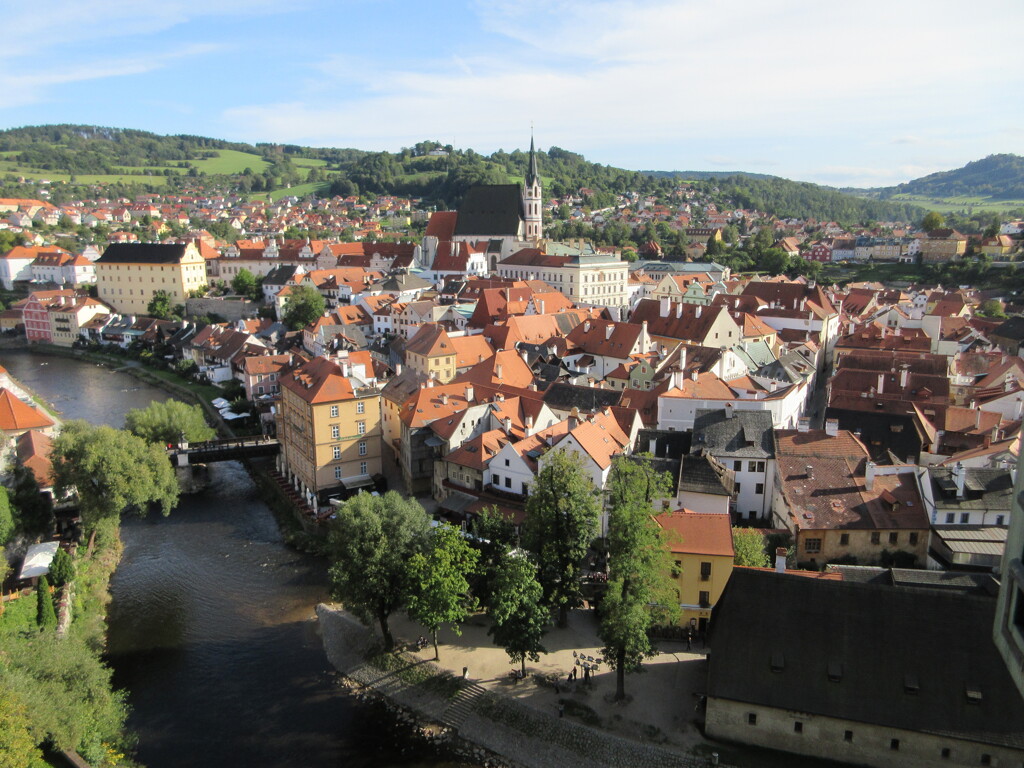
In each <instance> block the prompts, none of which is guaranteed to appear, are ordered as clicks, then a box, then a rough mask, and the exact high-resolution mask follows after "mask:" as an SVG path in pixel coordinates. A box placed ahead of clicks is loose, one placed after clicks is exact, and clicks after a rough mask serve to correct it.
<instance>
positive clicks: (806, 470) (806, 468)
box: [804, 464, 814, 480]
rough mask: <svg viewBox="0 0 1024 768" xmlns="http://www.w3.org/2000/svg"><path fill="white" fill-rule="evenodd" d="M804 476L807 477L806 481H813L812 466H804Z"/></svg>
mask: <svg viewBox="0 0 1024 768" xmlns="http://www.w3.org/2000/svg"><path fill="white" fill-rule="evenodd" d="M804 474H805V475H807V479H808V480H813V479H814V465H812V464H807V465H806V466H804Z"/></svg>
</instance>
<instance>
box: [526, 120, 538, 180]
mask: <svg viewBox="0 0 1024 768" xmlns="http://www.w3.org/2000/svg"><path fill="white" fill-rule="evenodd" d="M538 178H539V176H538V174H537V152H536V151H535V150H534V148H533V131H530V170H529V171H527V173H526V179H525V182H526V184H525V186H526V187H528V188H529V187H532V186H533V185H534V184H536V183H537V181H538Z"/></svg>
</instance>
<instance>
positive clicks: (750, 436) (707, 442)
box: [693, 408, 775, 459]
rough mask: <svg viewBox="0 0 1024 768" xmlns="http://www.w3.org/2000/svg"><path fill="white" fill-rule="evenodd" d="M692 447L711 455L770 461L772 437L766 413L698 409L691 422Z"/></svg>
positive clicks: (769, 421)
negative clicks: (728, 414)
mask: <svg viewBox="0 0 1024 768" xmlns="http://www.w3.org/2000/svg"><path fill="white" fill-rule="evenodd" d="M693 441H694V445H696V446H697V447H699V448H703V449H705V450H706V451H708V452H709V453H711V454H713V455H715V456H729V457H733V456H736V457H741V458H750V459H774V458H775V437H774V432H773V430H772V415H771V413H769V412H768V411H739V410H736V411H734V412H733V415H732V416H731V417H728V416H727V415H726V410H725V409H724V408H716V409H708V408H701V409H699V410H698V411H697V414H696V417H695V418H694V421H693Z"/></svg>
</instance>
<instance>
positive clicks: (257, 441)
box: [167, 435, 281, 467]
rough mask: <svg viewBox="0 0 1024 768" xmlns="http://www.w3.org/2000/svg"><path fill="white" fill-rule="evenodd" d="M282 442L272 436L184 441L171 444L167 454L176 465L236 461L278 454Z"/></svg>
mask: <svg viewBox="0 0 1024 768" xmlns="http://www.w3.org/2000/svg"><path fill="white" fill-rule="evenodd" d="M280 450H281V444H280V443H279V442H278V441H277V440H276V439H275V438H272V437H264V436H261V435H258V436H252V437H232V438H227V439H224V440H206V441H204V442H201V443H182V444H181V445H174V446H169V447H168V449H167V455H168V457H170V459H171V463H172V464H174V465H175V466H176V467H183V466H186V465H189V464H210V463H212V462H215V461H234V460H235V459H251V458H256V457H259V456H276V455H277V454H278V453H279V452H280Z"/></svg>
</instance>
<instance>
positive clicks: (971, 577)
mask: <svg viewBox="0 0 1024 768" xmlns="http://www.w3.org/2000/svg"><path fill="white" fill-rule="evenodd" d="M827 570H828V571H833V572H836V573H841V574H842V575H843V580H844V581H856V582H861V583H864V584H880V585H883V586H890V587H904V588H918V589H941V590H954V591H957V592H960V593H962V594H965V595H967V594H975V595H988V596H992V595H995V594H996V593H997V592H998V591H999V582H997V581H996V580H995V579H994V578H993V577H992V575H991V574H988V573H972V572H968V571H926V570H922V569H920V568H880V567H878V566H871V565H830V566H828V568H827Z"/></svg>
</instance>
